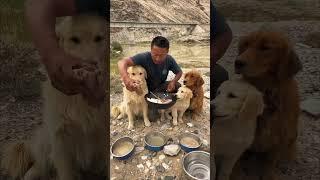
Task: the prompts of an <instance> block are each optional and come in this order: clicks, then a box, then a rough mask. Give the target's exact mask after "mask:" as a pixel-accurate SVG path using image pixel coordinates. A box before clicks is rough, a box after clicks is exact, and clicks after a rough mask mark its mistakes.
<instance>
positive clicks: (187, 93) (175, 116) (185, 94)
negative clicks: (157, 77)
mask: <svg viewBox="0 0 320 180" xmlns="http://www.w3.org/2000/svg"><path fill="white" fill-rule="evenodd" d="M176 96H177V101H176V103H175V104H174V105H173V106H171V107H170V108H169V109H167V110H161V117H160V120H161V121H164V119H165V115H166V117H167V118H171V117H170V116H169V112H171V113H172V123H173V125H175V126H176V125H178V121H179V122H181V123H183V115H184V112H185V111H186V110H187V109H188V108H189V106H190V100H191V98H192V96H193V95H192V91H191V90H190V89H189V88H187V87H186V86H181V87H180V88H179V89H178V92H177V93H176Z"/></svg>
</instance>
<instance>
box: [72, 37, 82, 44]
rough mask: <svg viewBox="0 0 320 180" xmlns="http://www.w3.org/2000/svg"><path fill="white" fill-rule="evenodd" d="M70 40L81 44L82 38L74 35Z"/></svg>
mask: <svg viewBox="0 0 320 180" xmlns="http://www.w3.org/2000/svg"><path fill="white" fill-rule="evenodd" d="M70 41H72V42H73V43H75V44H80V39H79V38H78V37H75V36H72V37H71V38H70Z"/></svg>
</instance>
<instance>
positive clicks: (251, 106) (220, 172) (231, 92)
mask: <svg viewBox="0 0 320 180" xmlns="http://www.w3.org/2000/svg"><path fill="white" fill-rule="evenodd" d="M263 108H264V103H263V95H262V93H261V92H259V91H258V90H257V89H256V88H255V87H254V86H252V85H251V84H249V83H248V82H246V81H244V80H243V79H242V78H241V79H240V78H237V79H233V80H228V81H225V82H223V83H222V85H221V86H220V87H219V89H218V95H217V97H216V98H215V99H214V100H213V109H214V115H213V116H214V119H215V122H214V125H213V130H212V131H213V143H214V145H213V147H214V148H213V149H214V154H215V161H216V168H217V180H229V178H230V175H231V173H232V169H233V167H234V165H235V163H236V162H237V161H238V159H239V158H240V156H241V154H242V153H243V152H244V151H245V150H247V149H248V148H249V147H250V145H251V144H252V142H253V140H254V135H255V130H256V123H257V117H258V116H259V115H260V114H262V112H263Z"/></svg>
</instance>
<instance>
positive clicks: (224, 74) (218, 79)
mask: <svg viewBox="0 0 320 180" xmlns="http://www.w3.org/2000/svg"><path fill="white" fill-rule="evenodd" d="M228 79H229V75H228V71H227V70H226V69H224V68H223V67H222V66H221V65H219V64H215V66H214V67H213V70H212V73H211V77H210V84H211V95H210V100H211V103H210V104H211V105H210V114H211V117H210V126H211V127H212V125H213V121H214V119H213V111H214V107H213V106H212V102H213V101H214V100H213V99H214V98H215V97H216V94H217V90H218V88H219V87H220V85H221V84H222V83H223V82H224V81H226V80H228Z"/></svg>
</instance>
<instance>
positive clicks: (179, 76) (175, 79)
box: [172, 71, 182, 83]
mask: <svg viewBox="0 0 320 180" xmlns="http://www.w3.org/2000/svg"><path fill="white" fill-rule="evenodd" d="M181 76H182V71H179V72H178V73H177V74H176V76H175V77H174V78H173V79H172V81H174V82H175V83H176V82H178V81H179V79H180V78H181Z"/></svg>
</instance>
